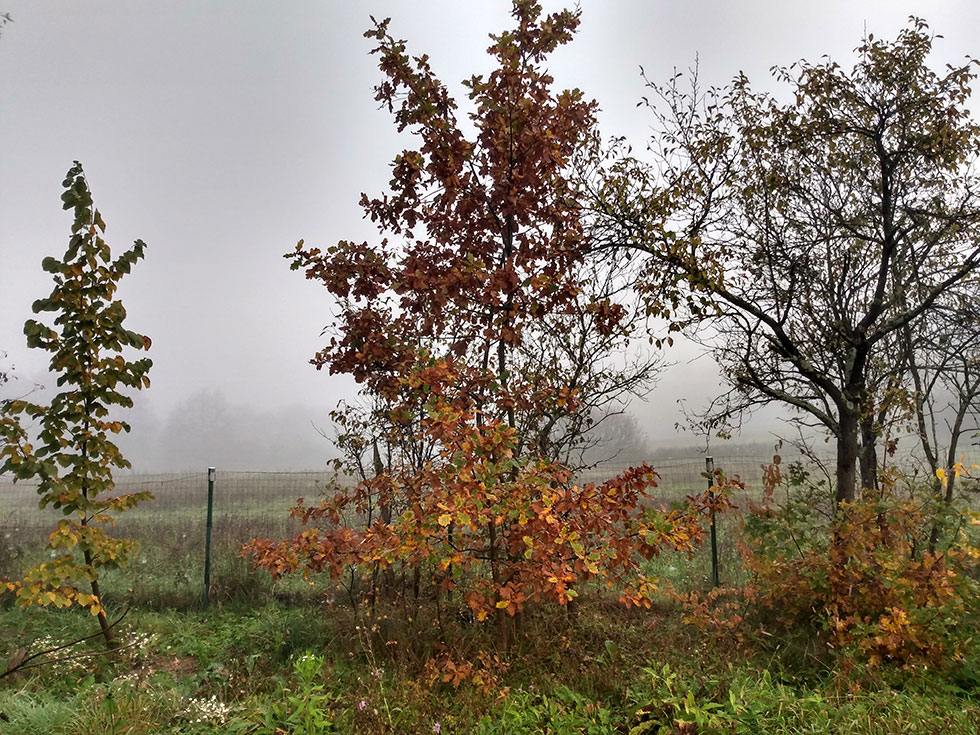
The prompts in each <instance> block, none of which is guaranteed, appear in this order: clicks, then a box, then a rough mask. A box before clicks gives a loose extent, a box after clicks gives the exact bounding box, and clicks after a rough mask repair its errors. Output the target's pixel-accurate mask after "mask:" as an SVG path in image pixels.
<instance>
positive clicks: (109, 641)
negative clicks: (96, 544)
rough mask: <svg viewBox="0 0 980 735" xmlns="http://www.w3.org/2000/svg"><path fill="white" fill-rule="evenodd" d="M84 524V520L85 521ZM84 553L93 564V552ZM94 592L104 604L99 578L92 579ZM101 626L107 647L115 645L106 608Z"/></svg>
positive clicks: (88, 562) (88, 563) (89, 563)
mask: <svg viewBox="0 0 980 735" xmlns="http://www.w3.org/2000/svg"><path fill="white" fill-rule="evenodd" d="M83 524H84V521H83ZM83 553H84V556H85V563H86V564H87V565H88V566H92V552H91V551H88V550H86V551H85V552H83ZM92 594H93V595H95V598H96V599H97V600H98V601H99V605H102V593H101V592H100V591H99V581H98V580H97V579H93V580H92ZM98 617H99V628H101V629H102V637H103V638H105V646H106V648H114V647H115V638H114V637H113V635H112V628H111V627H110V626H109V620H108V618H106V616H105V610H104V609H103V610H100V611H99V616H98Z"/></svg>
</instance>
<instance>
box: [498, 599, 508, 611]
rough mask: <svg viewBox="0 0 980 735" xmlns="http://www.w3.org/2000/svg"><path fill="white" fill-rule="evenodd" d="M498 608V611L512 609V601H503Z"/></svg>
mask: <svg viewBox="0 0 980 735" xmlns="http://www.w3.org/2000/svg"><path fill="white" fill-rule="evenodd" d="M496 607H497V609H498V610H506V609H507V608H508V607H510V600H501V601H500V602H498V603H497V605H496Z"/></svg>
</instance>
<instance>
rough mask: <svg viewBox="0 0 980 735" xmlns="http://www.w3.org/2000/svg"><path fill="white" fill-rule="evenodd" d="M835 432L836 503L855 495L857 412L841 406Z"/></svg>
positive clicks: (852, 498)
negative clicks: (836, 432) (837, 427)
mask: <svg viewBox="0 0 980 735" xmlns="http://www.w3.org/2000/svg"><path fill="white" fill-rule="evenodd" d="M839 412H840V421H839V425H840V428H839V430H838V434H837V496H836V499H837V503H838V504H840V503H843V502H848V503H851V502H854V499H855V498H856V497H857V480H858V478H857V472H856V469H857V460H858V412H857V410H856V409H854V408H851V407H849V406H842V407H841V408H840V409H839Z"/></svg>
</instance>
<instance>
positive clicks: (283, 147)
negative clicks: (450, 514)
mask: <svg viewBox="0 0 980 735" xmlns="http://www.w3.org/2000/svg"><path fill="white" fill-rule="evenodd" d="M545 7H546V8H547V9H557V8H558V7H561V5H560V4H559V3H553V2H548V3H545ZM581 8H582V26H581V29H580V32H579V34H578V36H577V38H576V40H575V41H574V42H573V43H572V44H571V45H569V46H566V47H565V48H563V49H561V50H560V51H559V52H558V53H556V54H555V56H554V57H553V61H552V63H551V68H552V71H553V72H554V75H555V77H556V80H557V83H558V84H559V85H561V86H564V87H579V88H581V89H582V90H584V91H585V93H586V94H587V95H588V96H591V97H594V98H595V99H597V100H598V102H599V104H600V107H601V108H602V114H601V117H600V121H601V125H602V130H603V133H604V134H605V135H606V136H612V135H626V136H627V137H628V138H630V139H631V141H632V142H633V143H634V145H635V146H638V147H642V145H643V143H644V139H645V136H646V135H647V134H648V132H649V125H650V119H649V116H648V114H647V113H645V112H644V111H643V110H642V109H637V108H636V102H637V101H638V100H639V98H640V96H641V95H642V94H643V85H642V81H641V79H640V77H639V67H640V66H641V65H642V66H643V67H644V69H645V70H646V72H647V75H648V76H649V77H650V78H651V79H654V80H665V79H667V78H668V77H669V76H670V75H671V73H672V70H673V69H674V68H675V67H678V68H687V67H689V66H691V65H692V64H693V63H694V60H695V57H697V58H699V64H700V73H701V79H702V80H703V82H705V83H708V84H723V83H725V82H726V81H728V80H729V79H730V78H731V77H732V76H734V75H735V74H736V73H737V72H738V71H739V70H743V71H745V72H746V73H747V74H748V76H749V77H750V78H751V79H752V80H753V82H754V85H755V86H756V87H758V88H772V85H771V83H770V78H769V71H768V70H769V68H770V67H771V66H773V65H787V64H790V63H792V62H793V61H795V60H797V59H800V58H806V59H808V60H811V61H816V60H817V59H818V58H819V57H820V56H821V55H823V54H829V55H830V56H832V57H833V58H835V59H836V60H838V61H840V62H841V63H842V64H843V65H844V66H850V64H851V63H852V61H853V56H852V49H853V48H854V47H855V46H857V45H858V43H859V41H860V39H861V37H862V34H863V33H864V32H865V30H867V31H871V32H873V33H874V34H875V35H876V36H883V37H893V36H894V35H895V34H896V32H897V31H898V30H899V29H901V28H902V27H903V26H905V25H906V19H907V18H908V16H909V15H910V14H915V15H919V16H922V17H924V18H925V19H926V20H927V21H928V22H929V24H930V26H931V28H932V29H933V30H934V31H935V32H937V33H939V34H942V35H943V36H944V37H945V38H944V39H943V40H941V41H938V42H937V53H936V56H935V61H936V63H937V64H941V63H945V62H947V61H948V62H952V63H958V62H960V61H962V59H963V57H964V56H965V55H967V54H971V55H980V41H978V40H977V33H976V32H977V29H978V28H980V3H977V2H975V0H959V1H955V0H948V1H945V2H944V1H941V0H939V1H936V2H928V3H927V2H921V0H920V1H919V2H901V1H897V0H888V1H885V0H882V1H881V2H869V1H864V0H849V1H847V2H837V1H832V2H819V3H814V2H795V1H794V2H789V1H787V0H773V1H771V2H761V1H753V2H748V1H737V2H736V1H733V0H711V1H708V0H703V1H692V0H687V1H685V2H679V1H678V0H653V1H652V0H646V1H640V0H636V1H633V0H630V1H627V0H583V2H581ZM0 11H7V12H9V13H10V15H11V16H12V18H13V23H10V24H7V25H6V26H5V27H3V29H2V37H0V141H2V148H0V306H2V308H0V350H2V351H6V352H7V353H8V358H7V363H8V364H9V363H11V362H12V363H13V364H14V365H15V367H16V374H17V375H18V376H19V381H18V384H17V385H16V386H15V390H18V391H22V390H23V389H24V388H25V387H27V386H29V385H30V384H31V383H32V382H35V381H36V382H41V383H44V382H47V379H46V378H45V377H44V367H45V365H46V363H47V358H46V356H45V355H44V354H41V353H40V352H39V351H28V350H26V348H25V347H24V338H23V335H22V328H23V324H24V321H25V319H27V318H29V317H30V316H31V313H30V306H31V303H32V302H33V300H34V299H36V298H40V297H43V296H46V295H47V294H48V293H49V292H50V289H51V282H50V278H49V276H47V275H46V274H44V273H43V272H42V271H41V268H40V262H41V259H42V258H43V257H44V256H45V255H59V256H60V255H61V254H62V253H63V252H64V248H65V245H66V243H67V235H68V230H69V226H70V219H69V215H68V214H67V213H64V212H62V210H61V206H60V205H61V203H60V199H59V197H60V194H61V182H62V179H63V178H64V174H65V172H66V171H67V170H68V168H69V167H70V165H71V163H72V161H73V160H76V159H77V160H80V161H81V162H82V163H83V165H84V167H85V170H86V173H87V175H88V178H89V183H90V185H91V187H92V189H93V192H94V195H95V200H96V204H97V206H98V207H99V209H100V210H101V211H102V214H103V217H104V218H105V220H106V222H107V225H108V230H107V240H108V242H109V244H110V245H112V246H113V248H114V249H116V250H122V249H124V248H126V247H128V246H129V245H130V244H131V243H132V241H133V240H134V239H136V238H140V239H143V240H144V241H145V242H146V243H147V252H146V260H145V261H143V262H141V263H140V264H139V265H138V267H137V268H136V269H135V270H134V271H133V273H132V274H131V275H130V276H128V277H127V278H126V279H125V280H124V281H123V285H122V288H121V296H122V298H123V300H124V302H125V304H126V308H127V310H128V312H129V315H130V316H129V320H128V326H129V327H130V328H132V329H135V330H137V331H141V332H144V333H146V334H148V335H149V336H150V337H151V338H152V339H153V349H152V351H151V353H150V356H151V357H152V359H153V361H154V367H153V370H152V372H151V379H152V382H153V385H152V388H151V389H150V390H149V391H148V392H146V394H145V395H142V396H139V397H138V398H137V401H138V403H139V404H140V405H141V409H140V413H139V414H138V417H139V420H136V421H134V427H135V429H136V430H138V429H139V428H140V426H141V425H143V426H145V427H146V431H147V432H150V433H152V435H153V437H154V442H155V443H156V450H154V451H155V454H153V453H152V452H151V451H150V450H147V449H146V448H144V447H142V445H136V444H134V445H133V446H134V450H133V451H135V452H136V455H137V456H134V457H133V459H134V464H136V465H137V468H139V467H140V466H141V465H142V466H144V467H146V468H152V469H159V468H162V467H164V466H170V465H172V466H173V468H174V469H183V468H185V467H187V466H196V464H198V463H200V462H207V463H217V464H221V465H224V466H225V467H227V468H228V469H231V468H232V467H230V466H229V465H230V464H238V465H239V466H241V467H246V466H259V465H262V466H268V467H272V466H277V467H292V468H295V469H300V468H302V467H313V466H316V465H317V464H319V463H320V461H321V457H322V456H326V454H327V449H326V446H325V441H324V440H323V439H322V438H321V437H319V436H318V435H317V434H316V432H315V430H314V429H313V425H314V424H316V425H319V426H325V425H326V424H327V414H328V412H329V411H330V409H331V408H333V407H334V405H335V403H336V400H337V399H338V398H340V397H343V396H345V395H347V396H349V395H351V394H352V388H351V386H350V384H348V383H347V382H345V381H344V380H341V379H337V378H330V377H328V376H327V375H326V374H325V373H317V372H316V371H315V370H314V369H313V368H312V367H311V366H310V365H309V364H308V360H309V358H310V357H311V356H312V355H313V354H314V353H315V352H316V350H317V349H318V348H319V347H320V346H321V338H320V331H321V329H322V328H323V327H324V326H325V325H326V324H327V323H328V322H329V320H330V301H329V299H328V298H327V296H326V294H325V292H324V291H323V290H322V289H320V288H318V287H317V286H316V285H315V284H313V283H309V282H306V281H304V279H303V277H302V275H301V274H298V273H295V272H291V271H290V270H289V269H288V265H287V263H286V261H285V260H283V259H282V254H283V253H285V252H286V251H288V250H291V249H292V248H293V247H294V245H295V243H296V241H297V240H298V239H300V238H305V239H306V242H307V243H308V244H316V245H322V246H325V245H329V244H332V243H334V242H336V241H337V240H339V239H365V238H369V237H372V236H373V232H372V230H371V228H370V227H369V226H368V225H367V224H366V223H365V222H363V221H362V219H361V213H360V210H359V208H358V207H357V201H358V199H359V198H360V193H361V192H362V191H364V192H368V193H369V194H376V193H380V192H381V191H382V190H383V187H384V185H385V183H386V181H387V179H388V164H389V162H390V160H391V158H392V157H393V155H394V154H395V153H396V152H397V151H399V150H400V149H401V148H402V147H404V146H405V145H406V142H405V141H400V140H399V139H398V136H396V135H395V133H394V128H393V126H392V125H391V122H390V119H389V116H388V114H387V112H385V111H383V110H379V109H378V108H377V105H376V103H374V101H373V99H372V91H371V88H372V85H373V84H374V83H375V82H377V81H378V80H379V78H380V77H379V72H378V71H377V69H376V67H375V59H374V57H371V56H369V54H368V51H369V50H370V43H369V42H368V41H367V40H366V39H364V38H363V37H362V33H363V31H364V30H365V29H366V28H367V27H368V26H369V24H370V19H369V17H370V16H371V15H374V16H375V17H378V18H383V17H387V16H391V17H392V18H393V21H392V24H391V27H390V28H391V32H392V33H393V34H394V35H396V36H398V37H402V38H407V39H408V40H409V49H410V50H411V51H414V52H418V53H422V52H425V53H428V54H429V55H430V56H431V62H432V65H433V68H434V69H435V70H436V72H437V73H438V74H439V75H440V77H441V78H442V79H443V81H445V82H447V83H450V85H451V88H452V89H454V90H456V91H459V92H460V93H461V94H462V92H461V88H460V86H459V85H458V82H459V81H460V80H461V79H463V78H466V77H468V76H470V75H471V74H473V73H475V72H483V71H487V70H488V59H487V57H486V55H485V53H484V50H485V48H486V47H487V45H488V42H487V34H488V33H490V32H497V31H499V30H501V29H503V28H505V27H508V24H509V18H508V13H509V3H508V2H504V0H493V1H486V2H460V1H458V0H457V1H456V2H449V1H444V2H423V1H422V0H412V1H409V0H397V1H396V0H387V1H382V0H362V1H360V2H352V1H350V0H347V1H345V2H341V1H339V0H305V1H304V2H299V1H298V0H297V1H296V2H279V3H272V2H250V1H243V0H227V1H225V2H202V0H186V1H184V2H176V1H172V0H167V1H165V2H160V0H154V1H153V2H149V1H142V0H104V1H101V2H92V1H88V2H87V1H85V0H77V1H73V2H54V1H51V2H40V1H38V0H31V1H30V2H28V1H26V0H5V2H3V4H2V6H0ZM974 109H976V106H975V105H974ZM31 352H34V353H36V354H31ZM668 356H669V357H672V358H673V359H676V360H680V362H681V364H680V366H679V367H678V368H675V369H674V370H673V371H671V372H669V373H668V374H667V375H666V376H665V377H664V379H663V380H662V381H661V385H660V388H659V389H658V390H657V391H655V392H654V394H653V395H652V396H651V399H650V401H649V402H648V403H647V404H646V405H644V406H639V407H637V409H636V411H635V412H636V413H637V415H638V416H639V417H640V419H641V423H642V425H643V428H644V429H645V430H646V431H647V432H648V433H649V434H650V436H651V437H653V438H654V439H656V440H658V441H667V440H669V438H670V437H671V435H672V434H673V425H674V423H675V422H676V421H677V420H679V419H680V414H679V413H678V412H677V408H676V405H675V401H676V399H677V398H678V397H682V396H688V397H690V400H691V401H692V402H695V403H697V402H699V401H702V400H703V399H704V397H705V396H706V395H709V394H710V392H711V391H712V389H713V388H717V379H716V378H715V376H714V373H713V369H712V366H711V364H710V362H709V361H707V360H701V361H698V362H696V363H694V364H693V365H691V364H688V363H687V360H688V359H689V358H690V354H689V353H687V352H683V351H678V352H677V353H675V354H673V355H668ZM8 394H9V391H8ZM40 400H43V398H40ZM195 405H197V406H206V405H210V408H208V409H207V410H208V411H210V414H211V415H210V421H211V424H210V429H208V430H207V432H206V433H205V435H206V434H207V433H210V434H211V435H213V434H214V433H216V432H217V433H220V431H221V429H220V426H221V421H225V420H227V421H234V422H237V423H239V424H241V423H245V424H249V423H251V424H254V425H253V426H241V425H239V426H236V427H234V430H233V431H232V430H229V432H228V434H229V435H233V436H235V437H239V439H238V440H237V441H238V443H239V444H241V445H242V446H246V447H248V449H247V454H246V455H235V454H232V453H231V451H230V450H229V449H227V448H223V449H214V450H213V452H211V455H209V450H208V449H207V447H204V446H203V445H202V447H201V456H200V457H198V456H194V457H192V458H188V457H187V456H186V454H187V452H183V455H184V456H183V457H182V458H181V457H167V456H166V452H165V447H167V446H173V447H176V446H178V444H176V443H174V441H173V437H171V438H170V439H169V440H168V439H167V436H166V434H167V433H168V432H169V433H171V434H173V433H174V432H178V431H179V432H180V433H181V434H182V436H183V437H184V438H186V437H188V436H192V435H193V434H194V432H193V431H192V430H190V429H188V428H187V421H178V420H177V418H176V414H177V413H179V412H183V413H188V412H189V411H191V410H192V408H193V407H194V406H195ZM202 410H203V409H202ZM181 427H183V428H181ZM151 429H152V432H151ZM767 429H768V425H765V426H764V425H762V424H759V425H758V426H757V431H764V430H767ZM269 434H272V435H273V436H271V437H269V438H268V439H269V440H268V441H266V442H264V441H263V437H264V436H268V435H269ZM134 438H135V437H134ZM168 441H169V443H168ZM202 441H203V439H202ZM262 446H266V447H268V448H269V452H267V454H268V456H265V455H262V456H261V458H260V455H261V454H262V453H261V452H260V451H259V450H258V449H256V448H257V447H262ZM287 448H289V451H288V452H287ZM175 451H176V450H175ZM214 454H217V455H219V456H213V455H214Z"/></svg>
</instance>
